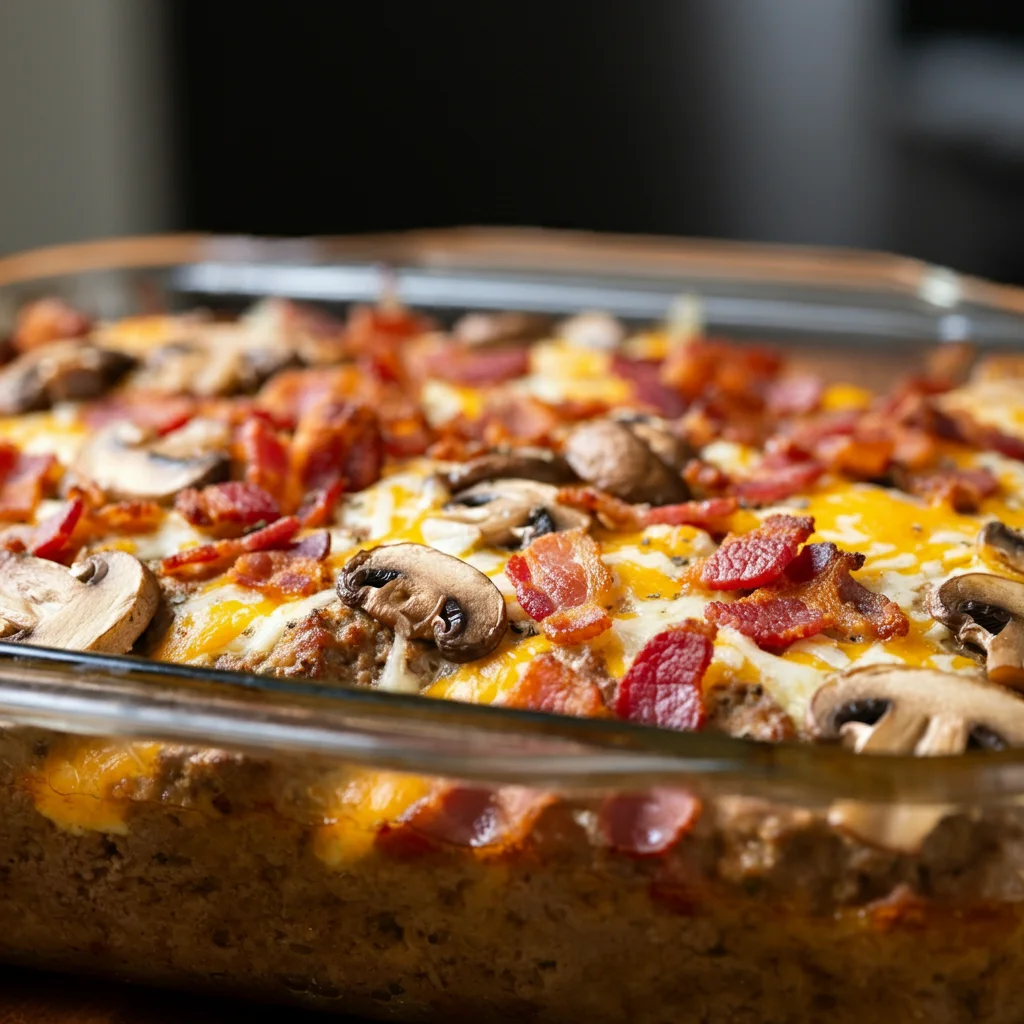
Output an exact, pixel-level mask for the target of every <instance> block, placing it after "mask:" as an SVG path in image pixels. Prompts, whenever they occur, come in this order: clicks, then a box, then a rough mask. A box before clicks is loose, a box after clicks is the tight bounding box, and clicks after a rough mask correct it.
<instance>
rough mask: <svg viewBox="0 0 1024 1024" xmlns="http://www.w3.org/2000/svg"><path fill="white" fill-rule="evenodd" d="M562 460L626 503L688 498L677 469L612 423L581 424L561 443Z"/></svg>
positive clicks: (628, 427) (664, 502) (632, 432)
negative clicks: (563, 452) (563, 449)
mask: <svg viewBox="0 0 1024 1024" xmlns="http://www.w3.org/2000/svg"><path fill="white" fill-rule="evenodd" d="M565 460H566V462H568V463H569V465H570V467H572V469H573V471H574V472H575V473H576V474H577V475H578V476H580V477H582V478H583V479H584V480H586V481H587V482H588V483H591V484H593V485H594V486H595V487H599V488H600V489H601V490H602V491H607V492H608V493H609V494H611V495H614V496H615V497H616V498H621V499H622V500H623V501H629V502H649V503H650V504H652V505H668V504H671V503H673V502H677V501H686V500H687V498H689V496H690V495H689V488H688V487H687V486H686V483H685V481H684V480H683V478H682V477H681V476H680V475H679V472H678V470H677V469H675V468H673V467H671V466H669V465H668V464H667V463H665V462H663V461H662V459H661V458H660V457H659V456H658V455H657V454H656V453H655V452H654V451H653V450H652V449H651V447H650V446H649V445H648V444H647V443H646V442H645V441H644V439H642V438H641V437H640V436H638V434H637V433H636V431H635V430H634V429H633V425H632V424H628V425H627V424H625V423H621V422H617V421H615V420H610V419H603V420H592V421H590V422H589V423H582V424H580V426H578V427H576V428H575V429H574V430H573V431H572V433H571V434H570V435H569V437H568V439H567V440H566V443H565Z"/></svg>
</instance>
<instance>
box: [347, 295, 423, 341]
mask: <svg viewBox="0 0 1024 1024" xmlns="http://www.w3.org/2000/svg"><path fill="white" fill-rule="evenodd" d="M430 327H431V324H430V321H429V320H428V319H427V318H426V317H422V316H420V315H419V314H417V313H414V312H413V311H412V310H411V309H407V308H406V307H405V306H401V305H398V304H397V303H381V304H379V305H376V306H353V307H352V309H351V310H350V311H349V316H348V323H347V324H346V327H345V341H346V342H347V343H348V345H349V347H350V349H351V350H352V351H353V352H373V351H374V350H375V349H378V348H380V347H390V346H393V345H395V344H397V343H400V342H404V341H407V340H408V339H410V338H415V337H417V336H418V335H420V334H423V333H424V332H426V331H428V330H430Z"/></svg>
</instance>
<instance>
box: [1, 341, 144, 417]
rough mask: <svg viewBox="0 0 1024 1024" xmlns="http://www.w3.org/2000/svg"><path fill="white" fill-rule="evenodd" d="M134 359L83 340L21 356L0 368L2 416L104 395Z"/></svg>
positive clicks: (64, 342)
mask: <svg viewBox="0 0 1024 1024" xmlns="http://www.w3.org/2000/svg"><path fill="white" fill-rule="evenodd" d="M133 364H134V360H133V359H132V358H131V357H130V356H127V355H125V354H124V353H122V352H114V351H112V350H110V349H105V348H97V347H96V346H95V345H89V344H87V343H85V342H81V341H57V342H54V343H53V344H50V345H42V346H40V347H38V348H34V349H31V350H30V351H28V352H26V353H25V354H24V355H20V356H18V358H17V359H15V360H14V361H13V362H11V363H8V365H7V366H5V367H4V368H3V370H2V371H0V416H14V415H17V414H18V413H23V412H33V411H35V410H37V409H47V408H49V407H50V406H51V405H53V404H54V403H56V402H70V401H77V400H80V399H86V398H95V397H96V396H97V395H101V394H102V393H103V392H104V391H106V390H107V388H108V387H110V386H111V385H112V384H114V383H116V381H117V380H118V379H119V378H120V377H122V376H123V375H124V374H125V373H126V372H127V371H128V369H129V368H130V367H131V366H132V365H133Z"/></svg>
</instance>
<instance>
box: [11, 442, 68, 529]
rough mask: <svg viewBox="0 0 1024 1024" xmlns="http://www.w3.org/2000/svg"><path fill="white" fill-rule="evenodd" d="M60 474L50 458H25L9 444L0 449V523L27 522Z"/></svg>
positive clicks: (52, 458) (22, 453)
mask: <svg viewBox="0 0 1024 1024" xmlns="http://www.w3.org/2000/svg"><path fill="white" fill-rule="evenodd" d="M4 466H6V471H4ZM61 472H62V470H61V467H60V463H59V462H58V461H57V460H56V458H54V456H52V455H26V454H25V453H24V452H20V451H18V449H17V448H14V447H13V446H12V445H2V446H0V522H9V523H10V522H24V521H25V520H27V519H31V518H32V515H33V513H34V512H35V510H36V506H37V505H38V504H39V502H40V501H42V499H43V496H44V494H46V493H47V492H48V491H49V490H51V488H53V487H55V486H56V483H57V481H58V480H59V479H60V476H61Z"/></svg>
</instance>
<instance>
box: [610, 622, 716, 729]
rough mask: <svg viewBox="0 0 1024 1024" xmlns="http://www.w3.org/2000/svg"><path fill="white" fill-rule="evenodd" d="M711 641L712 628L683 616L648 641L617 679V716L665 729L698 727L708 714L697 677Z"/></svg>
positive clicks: (711, 648) (700, 676) (707, 660)
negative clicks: (683, 620) (685, 618)
mask: <svg viewBox="0 0 1024 1024" xmlns="http://www.w3.org/2000/svg"><path fill="white" fill-rule="evenodd" d="M714 639H715V626H713V625H709V624H708V623H706V622H697V621H696V620H695V619H687V620H686V621H685V622H683V623H681V624H680V625H678V626H673V627H672V628H671V629H667V630H665V632H663V633H659V634H658V635H657V636H654V637H652V638H651V639H650V640H648V641H647V643H646V644H644V646H643V648H642V649H641V651H640V653H639V654H638V655H637V656H636V658H634V660H633V664H632V665H630V667H629V671H628V672H627V673H626V675H625V676H624V677H623V679H622V682H621V683H619V692H618V696H617V697H616V699H615V712H616V714H618V716H619V717H620V718H626V719H629V721H631V722H640V723H641V724H643V725H659V726H662V727H663V728H665V729H679V730H682V731H685V732H692V731H693V730H695V729H699V728H700V727H701V726H702V725H703V724H704V721H705V717H706V713H705V710H704V696H703V689H702V687H701V680H702V679H703V678H704V673H705V672H706V671H707V669H708V665H710V664H711V656H712V654H713V652H714V645H713V641H714Z"/></svg>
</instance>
